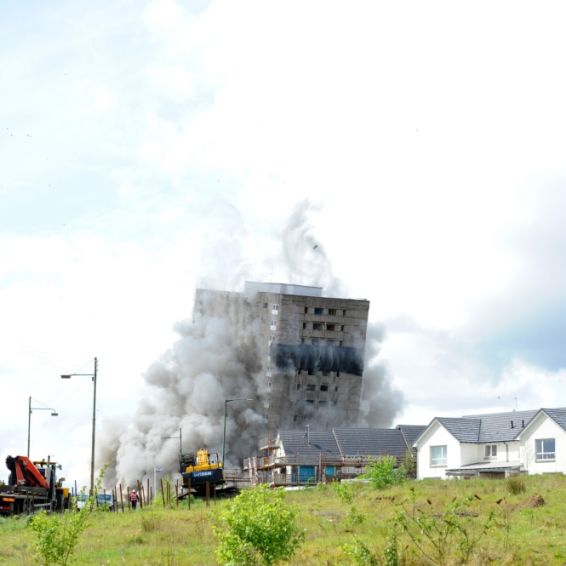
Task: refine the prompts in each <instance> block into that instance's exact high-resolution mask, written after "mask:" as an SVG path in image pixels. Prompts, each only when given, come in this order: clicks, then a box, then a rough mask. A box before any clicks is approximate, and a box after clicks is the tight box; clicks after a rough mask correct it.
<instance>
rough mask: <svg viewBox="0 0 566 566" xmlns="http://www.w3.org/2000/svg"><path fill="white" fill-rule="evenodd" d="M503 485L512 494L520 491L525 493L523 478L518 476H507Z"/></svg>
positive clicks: (517, 493)
mask: <svg viewBox="0 0 566 566" xmlns="http://www.w3.org/2000/svg"><path fill="white" fill-rule="evenodd" d="M505 487H506V488H507V491H508V492H509V493H510V494H512V495H519V494H520V493H525V491H527V486H526V484H525V480H524V479H523V478H522V477H520V476H512V477H510V478H507V480H505Z"/></svg>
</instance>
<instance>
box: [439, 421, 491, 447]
mask: <svg viewBox="0 0 566 566" xmlns="http://www.w3.org/2000/svg"><path fill="white" fill-rule="evenodd" d="M436 420H437V421H438V422H439V423H440V424H441V425H442V426H443V427H444V428H445V429H446V430H447V431H448V432H449V433H450V434H451V435H452V436H453V437H454V438H455V439H456V440H458V441H460V442H478V439H479V435H480V425H481V420H480V419H478V418H475V419H472V418H466V417H464V418H449V417H438V418H437V419H436Z"/></svg>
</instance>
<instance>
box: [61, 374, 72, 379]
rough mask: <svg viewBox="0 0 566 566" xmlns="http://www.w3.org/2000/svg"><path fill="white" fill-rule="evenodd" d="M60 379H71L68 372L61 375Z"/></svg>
mask: <svg viewBox="0 0 566 566" xmlns="http://www.w3.org/2000/svg"><path fill="white" fill-rule="evenodd" d="M61 379H71V376H70V375H68V374H65V375H62V376H61Z"/></svg>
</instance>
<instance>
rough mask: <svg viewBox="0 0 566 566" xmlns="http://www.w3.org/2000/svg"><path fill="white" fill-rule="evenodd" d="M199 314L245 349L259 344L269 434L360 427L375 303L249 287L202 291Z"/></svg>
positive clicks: (305, 290)
mask: <svg viewBox="0 0 566 566" xmlns="http://www.w3.org/2000/svg"><path fill="white" fill-rule="evenodd" d="M195 312H196V313H200V314H204V315H207V314H208V315H214V316H217V317H224V318H226V319H227V320H229V321H230V324H231V325H232V328H233V331H234V332H235V333H238V334H239V335H241V336H248V337H249V340H247V341H246V340H244V343H248V344H251V338H252V337H253V341H254V342H255V348H256V349H257V352H258V357H259V360H260V366H261V367H259V368H251V369H250V371H256V372H257V373H259V382H260V386H259V388H258V391H259V396H260V397H261V398H262V401H263V403H264V407H265V417H266V421H267V432H268V434H275V433H276V431H278V430H281V429H282V428H299V427H304V426H305V425H306V424H309V423H316V424H317V425H321V426H343V425H352V424H355V423H356V422H357V419H358V414H359V407H360V396H361V390H362V376H363V369H364V368H363V365H364V349H365V339H366V332H367V322H368V313H369V301H367V300H355V299H344V298H334V297H323V296H322V288H320V287H309V286H303V285H290V284H281V283H254V282H247V283H246V285H245V288H244V292H243V293H234V292H224V291H212V290H207V289H198V290H197V292H196V296H195ZM250 347H251V346H250ZM256 379H257V378H256Z"/></svg>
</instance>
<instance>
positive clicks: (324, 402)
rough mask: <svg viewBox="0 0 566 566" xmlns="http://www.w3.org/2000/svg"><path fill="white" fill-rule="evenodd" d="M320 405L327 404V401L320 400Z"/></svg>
mask: <svg viewBox="0 0 566 566" xmlns="http://www.w3.org/2000/svg"><path fill="white" fill-rule="evenodd" d="M318 405H319V406H322V405H326V401H319V402H318Z"/></svg>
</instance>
